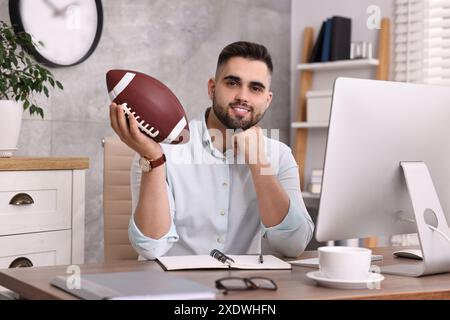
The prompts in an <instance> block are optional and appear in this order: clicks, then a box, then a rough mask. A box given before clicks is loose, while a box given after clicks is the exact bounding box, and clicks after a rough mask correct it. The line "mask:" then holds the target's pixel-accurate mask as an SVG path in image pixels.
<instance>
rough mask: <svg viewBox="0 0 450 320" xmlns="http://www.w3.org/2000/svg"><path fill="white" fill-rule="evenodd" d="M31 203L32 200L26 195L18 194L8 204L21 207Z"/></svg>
mask: <svg viewBox="0 0 450 320" xmlns="http://www.w3.org/2000/svg"><path fill="white" fill-rule="evenodd" d="M33 203H34V200H33V198H32V197H31V196H30V195H29V194H27V193H18V194H16V195H15V196H14V197H12V199H11V200H10V201H9V204H12V205H14V206H23V205H28V204H33Z"/></svg>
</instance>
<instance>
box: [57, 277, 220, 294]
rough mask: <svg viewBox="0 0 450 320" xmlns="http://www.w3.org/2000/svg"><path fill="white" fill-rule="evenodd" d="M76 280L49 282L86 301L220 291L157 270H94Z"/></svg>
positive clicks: (61, 279) (71, 278)
mask: <svg viewBox="0 0 450 320" xmlns="http://www.w3.org/2000/svg"><path fill="white" fill-rule="evenodd" d="M73 280H74V275H68V276H58V277H55V278H54V279H52V280H51V281H50V284H51V285H52V286H54V287H57V288H59V289H61V290H64V291H66V292H67V293H69V294H72V295H74V296H76V297H78V298H81V299H86V300H106V299H108V300H190V299H192V300H206V299H214V298H215V296H216V294H217V290H216V289H215V288H214V287H209V286H205V285H203V284H200V283H198V282H195V281H193V280H190V279H186V278H182V277H177V276H173V275H169V274H166V273H162V272H157V271H132V272H110V273H92V274H83V275H81V281H79V282H78V283H73ZM77 284H78V286H77Z"/></svg>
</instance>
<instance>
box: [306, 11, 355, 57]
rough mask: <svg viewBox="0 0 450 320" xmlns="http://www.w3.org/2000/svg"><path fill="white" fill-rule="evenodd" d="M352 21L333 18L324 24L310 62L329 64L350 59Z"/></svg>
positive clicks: (338, 17)
mask: <svg viewBox="0 0 450 320" xmlns="http://www.w3.org/2000/svg"><path fill="white" fill-rule="evenodd" d="M351 37H352V20H351V19H350V18H346V17H341V16H332V17H331V18H327V19H326V20H325V21H323V22H322V25H321V27H320V31H319V34H318V36H317V39H316V42H315V44H314V46H313V48H312V50H311V54H310V56H309V60H308V61H309V62H328V61H337V60H349V59H350V47H351Z"/></svg>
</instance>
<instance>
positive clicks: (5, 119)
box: [0, 100, 23, 158]
mask: <svg viewBox="0 0 450 320" xmlns="http://www.w3.org/2000/svg"><path fill="white" fill-rule="evenodd" d="M22 113H23V106H22V102H16V101H14V100H0V158H9V157H12V156H13V154H14V152H15V151H16V150H17V142H18V141H19V133H20V127H21V125H22Z"/></svg>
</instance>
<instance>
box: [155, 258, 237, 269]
mask: <svg viewBox="0 0 450 320" xmlns="http://www.w3.org/2000/svg"><path fill="white" fill-rule="evenodd" d="M157 260H158V261H159V262H160V263H161V264H162V265H163V266H164V267H165V269H166V270H168V271H170V270H184V269H228V268H229V266H228V264H224V263H222V262H220V261H219V260H217V259H214V258H213V257H211V256H210V255H186V256H164V257H159V258H157Z"/></svg>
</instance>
